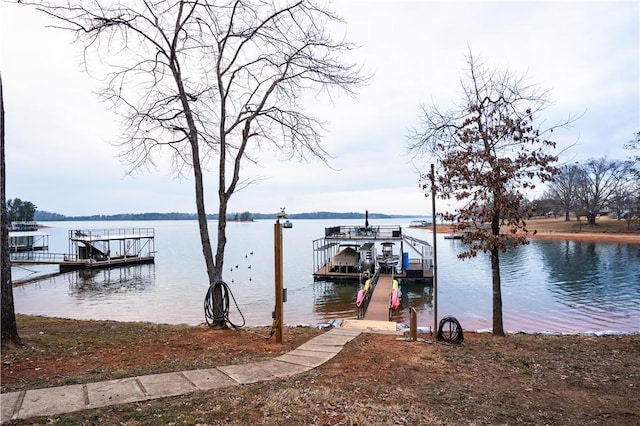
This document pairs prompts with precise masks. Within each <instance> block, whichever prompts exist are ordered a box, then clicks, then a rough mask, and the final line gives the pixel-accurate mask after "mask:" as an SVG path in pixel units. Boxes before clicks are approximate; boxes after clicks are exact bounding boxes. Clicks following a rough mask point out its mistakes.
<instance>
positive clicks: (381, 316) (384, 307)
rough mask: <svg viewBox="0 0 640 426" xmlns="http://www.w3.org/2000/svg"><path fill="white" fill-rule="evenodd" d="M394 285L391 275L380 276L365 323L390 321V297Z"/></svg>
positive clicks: (365, 315) (365, 316)
mask: <svg viewBox="0 0 640 426" xmlns="http://www.w3.org/2000/svg"><path fill="white" fill-rule="evenodd" d="M392 284H393V277H392V276H391V274H382V275H380V277H379V278H378V284H377V285H376V287H375V289H374V290H373V294H372V295H371V300H370V301H369V306H368V307H367V312H366V313H365V314H364V319H365V321H389V297H390V294H391V285H392Z"/></svg>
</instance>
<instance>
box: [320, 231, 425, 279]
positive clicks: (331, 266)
mask: <svg viewBox="0 0 640 426" xmlns="http://www.w3.org/2000/svg"><path fill="white" fill-rule="evenodd" d="M385 245H387V246H390V247H395V248H393V249H392V252H391V253H390V254H392V255H393V257H394V258H397V263H395V261H394V263H395V265H396V266H392V267H389V264H388V263H387V264H382V263H381V262H380V259H379V258H380V257H381V256H380V255H379V250H380V249H381V248H382V253H384V246H385ZM390 269H393V273H394V276H395V277H396V278H397V279H399V280H402V281H414V282H424V283H426V284H428V283H430V282H431V280H432V278H433V249H432V247H431V245H430V244H429V243H428V242H426V241H423V240H420V239H418V238H415V237H413V236H411V235H409V234H408V233H407V232H406V230H404V229H403V228H402V227H401V226H399V225H381V226H364V227H362V226H333V227H328V228H325V234H324V237H321V238H317V239H315V240H313V271H314V272H313V276H314V278H315V279H316V280H347V281H349V280H350V281H355V280H358V279H359V277H360V275H361V274H362V273H369V274H371V275H374V274H375V273H377V272H378V271H379V272H381V273H383V274H386V273H390V272H391V271H390Z"/></svg>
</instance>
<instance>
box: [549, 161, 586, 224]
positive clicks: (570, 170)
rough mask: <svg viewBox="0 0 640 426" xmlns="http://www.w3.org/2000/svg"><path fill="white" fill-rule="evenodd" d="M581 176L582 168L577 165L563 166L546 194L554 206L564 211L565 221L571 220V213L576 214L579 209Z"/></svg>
mask: <svg viewBox="0 0 640 426" xmlns="http://www.w3.org/2000/svg"><path fill="white" fill-rule="evenodd" d="M580 174H581V171H580V166H578V165H576V164H571V165H565V166H563V167H562V168H561V169H560V173H558V175H557V176H555V177H554V179H553V181H552V182H551V183H550V184H549V188H548V189H547V191H546V192H545V197H547V198H549V199H551V200H553V202H554V204H555V205H556V206H557V207H559V208H560V209H562V211H563V212H564V220H565V221H569V220H570V213H571V212H575V210H576V208H577V207H578V182H579V180H580V179H579V178H580Z"/></svg>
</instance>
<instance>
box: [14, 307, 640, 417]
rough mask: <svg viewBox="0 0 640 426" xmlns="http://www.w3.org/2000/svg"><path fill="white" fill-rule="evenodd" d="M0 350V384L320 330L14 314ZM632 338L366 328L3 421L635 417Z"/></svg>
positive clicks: (636, 368)
mask: <svg viewBox="0 0 640 426" xmlns="http://www.w3.org/2000/svg"><path fill="white" fill-rule="evenodd" d="M18 325H19V330H20V332H21V336H22V337H23V339H24V341H25V345H24V346H22V347H15V348H3V351H2V388H3V392H6V391H11V390H19V389H30V388H33V387H42V386H57V385H61V384H64V383H67V382H68V383H87V382H91V381H97V380H104V379H108V378H118V377H127V376H131V375H138V374H151V373H160V372H166V371H172V370H174V369H183V368H211V367H215V366H221V365H229V364H241V363H247V362H250V361H259V360H264V359H267V358H272V357H275V356H277V355H278V354H280V353H283V352H286V351H289V350H292V349H293V348H295V347H297V346H299V345H300V344H302V343H303V342H305V341H308V340H309V339H311V338H312V337H314V336H316V335H318V334H319V333H322V331H321V330H316V329H310V328H295V329H287V330H285V333H284V336H285V343H284V344H283V345H278V344H276V343H275V342H274V341H273V340H266V339H264V337H263V336H264V335H266V334H267V331H268V330H266V329H252V330H250V331H251V332H249V331H243V332H236V331H232V330H225V331H215V330H210V329H208V328H204V327H187V326H184V327H182V326H168V325H153V324H141V323H117V322H110V321H71V320H60V319H54V318H42V317H27V316H19V317H18ZM639 353H640V335H626V336H608V337H597V338H596V337H589V336H543V335H525V334H516V335H508V336H507V337H504V338H496V337H493V336H491V335H488V334H476V333H467V334H465V344H464V345H460V346H456V345H444V344H436V343H425V342H407V341H404V340H398V339H397V337H396V336H390V335H374V334H363V335H361V336H359V337H358V338H356V339H355V340H354V341H352V342H351V343H349V344H347V345H346V346H345V348H344V349H343V350H342V352H340V353H339V354H338V355H337V356H336V357H335V358H334V359H332V360H331V361H330V362H328V363H326V364H324V365H322V366H320V367H318V368H316V369H314V370H311V371H309V372H306V373H303V374H300V375H297V376H293V377H290V378H287V379H278V380H273V381H269V382H262V383H254V384H251V385H244V386H234V387H230V388H225V389H218V390H214V391H208V392H195V393H192V394H188V395H182V396H178V397H172V398H164V399H161V400H152V401H147V402H140V403H133V404H124V405H119V406H113V407H106V408H102V409H97V410H86V411H83V412H78V413H71V414H67V415H61V416H55V417H53V418H33V419H28V420H23V421H17V422H11V423H9V424H14V425H32V424H50V423H55V424H64V425H93V424H96V425H101V424H109V425H111V424H123V425H158V424H164V425H169V424H171V425H174V424H187V425H192V424H209V425H223V424H224V425H246V424H266V425H281V424H284V425H289V424H292V425H297V424H307V425H355V424H359V425H362V424H433V425H459V424H469V425H480V424H532V425H535V424H541V425H543V424H563V425H585V424H598V425H601V424H611V425H636V424H639V423H640V357H638V354H639Z"/></svg>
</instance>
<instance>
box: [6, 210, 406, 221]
mask: <svg viewBox="0 0 640 426" xmlns="http://www.w3.org/2000/svg"><path fill="white" fill-rule="evenodd" d="M288 216H289V218H290V219H362V220H364V218H365V214H364V213H359V212H343V213H339V212H338V213H335V212H311V213H293V214H289V215H288ZM403 217H406V218H409V217H416V215H387V214H382V213H369V218H371V219H388V218H403ZM207 218H208V219H209V220H218V215H217V214H209V215H207ZM275 218H276V213H250V212H242V213H231V214H228V215H227V220H228V221H242V222H249V221H252V220H264V219H274V220H275ZM197 219H198V217H197V215H196V214H195V213H121V214H114V215H91V216H65V215H63V214H59V213H51V212H47V211H35V214H34V216H33V217H32V218H31V219H29V218H26V219H16V220H25V221H29V220H35V221H38V222H48V221H89V220H93V221H97V220H105V221H111V220H197Z"/></svg>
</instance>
